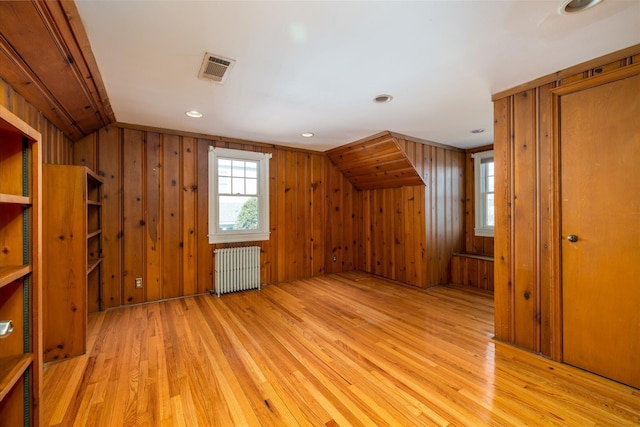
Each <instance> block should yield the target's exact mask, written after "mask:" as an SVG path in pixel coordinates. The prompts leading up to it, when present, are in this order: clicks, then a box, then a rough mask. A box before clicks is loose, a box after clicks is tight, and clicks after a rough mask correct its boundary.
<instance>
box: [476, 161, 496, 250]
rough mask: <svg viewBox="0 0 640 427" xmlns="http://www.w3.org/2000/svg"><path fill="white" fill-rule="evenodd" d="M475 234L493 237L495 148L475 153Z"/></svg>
mask: <svg viewBox="0 0 640 427" xmlns="http://www.w3.org/2000/svg"><path fill="white" fill-rule="evenodd" d="M473 160H474V162H473V163H474V181H475V202H476V203H475V208H476V212H475V217H476V224H475V225H476V226H475V235H476V236H490V237H493V228H494V224H495V219H494V207H493V205H494V197H493V186H494V162H493V150H491V151H483V152H480V153H475V154H474V156H473Z"/></svg>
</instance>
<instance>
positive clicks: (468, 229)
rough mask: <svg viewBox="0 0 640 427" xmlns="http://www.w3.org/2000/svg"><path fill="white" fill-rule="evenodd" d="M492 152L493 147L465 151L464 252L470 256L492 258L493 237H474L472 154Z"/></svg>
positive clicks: (474, 214) (474, 199)
mask: <svg viewBox="0 0 640 427" xmlns="http://www.w3.org/2000/svg"><path fill="white" fill-rule="evenodd" d="M488 150H493V145H485V146H483V147H477V148H472V149H469V150H466V152H465V158H466V168H465V178H464V183H465V195H466V196H465V199H464V223H465V225H464V252H466V253H470V254H478V255H486V256H493V237H485V236H476V235H475V233H474V229H475V226H476V223H475V221H476V198H475V194H476V193H475V182H476V181H475V175H474V163H473V154H474V153H479V152H481V151H488Z"/></svg>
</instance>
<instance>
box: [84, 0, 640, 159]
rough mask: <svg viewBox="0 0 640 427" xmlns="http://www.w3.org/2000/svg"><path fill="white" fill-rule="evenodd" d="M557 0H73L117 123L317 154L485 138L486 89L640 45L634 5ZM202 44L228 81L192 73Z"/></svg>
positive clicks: (464, 143)
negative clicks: (389, 140) (575, 6)
mask: <svg viewBox="0 0 640 427" xmlns="http://www.w3.org/2000/svg"><path fill="white" fill-rule="evenodd" d="M560 3H561V0H554V1H546V0H533V1H526V0H511V1H487V0H470V1H455V0H448V1H445V0H441V1H251V2H250V1H187V0H169V1H163V0H146V1H132V0H128V1H122V0H120V1H114V0H76V4H77V7H78V10H79V11H80V15H81V18H82V21H83V23H84V26H85V28H86V31H87V33H88V35H89V40H90V42H91V46H92V49H93V52H94V54H95V57H96V60H97V63H98V67H99V69H100V73H101V75H102V78H103V80H104V83H105V85H106V88H107V92H108V95H109V99H110V101H111V105H112V107H113V110H114V112H115V115H116V119H117V120H118V121H119V122H123V123H131V124H139V125H146V126H153V127H160V128H167V129H175V130H182V131H191V132H198V133H204V134H210V135H219V136H226V137H231V138H240V139H248V140H253V141H262V142H269V143H277V144H281V145H287V146H294V147H303V148H309V149H314V150H321V151H324V150H326V149H329V148H333V147H336V146H340V145H344V144H346V143H349V142H352V141H355V140H357V139H360V138H364V137H367V136H370V135H373V134H375V133H378V132H380V131H383V130H390V131H394V132H399V133H402V134H406V135H409V136H413V137H417V138H422V139H427V140H430V141H435V142H439V143H443V144H448V145H453V146H457V147H461V148H469V147H474V146H479V145H484V144H487V143H491V142H492V138H493V135H492V132H493V106H492V103H491V94H492V93H496V92H499V91H501V90H505V89H509V88H512V87H514V86H517V85H519V84H521V83H526V82H528V81H531V80H533V79H536V78H538V77H541V76H544V75H547V74H550V73H553V72H555V71H559V70H561V69H563V68H567V67H570V66H572V65H575V64H578V63H580V62H584V61H586V60H589V59H593V58H596V57H598V56H601V55H604V54H607V53H610V52H613V51H616V50H619V49H622V48H626V47H629V46H632V45H635V44H638V43H640V1H638V0H631V1H625V0H605V1H604V2H603V3H601V4H600V5H598V6H597V7H594V8H592V9H589V10H586V11H584V12H581V13H579V14H573V15H569V16H567V15H561V14H559V13H558V8H559V6H560ZM205 52H212V53H216V54H219V55H222V56H226V57H230V58H233V59H235V60H237V63H236V64H235V67H234V68H233V69H232V70H231V73H230V74H229V77H228V78H227V81H226V83H225V84H224V85H217V84H214V83H211V82H207V81H202V80H199V79H198V78H197V75H198V71H199V69H200V65H201V63H202V59H203V57H204V54H205ZM379 94H391V95H393V97H394V99H393V101H392V102H390V103H387V104H374V103H373V102H372V99H373V98H374V97H375V96H377V95H379ZM187 110H198V111H200V112H202V113H203V114H204V117H203V118H200V119H192V118H189V117H187V116H186V115H185V112H186V111H187ZM476 128H484V129H486V131H485V132H484V133H481V134H471V133H470V130H472V129H476ZM302 132H313V133H315V137H313V138H309V139H307V138H303V137H302V136H300V134H301V133H302Z"/></svg>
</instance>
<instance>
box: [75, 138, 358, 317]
mask: <svg viewBox="0 0 640 427" xmlns="http://www.w3.org/2000/svg"><path fill="white" fill-rule="evenodd" d="M74 145H75V158H76V162H77V163H78V164H83V165H86V166H89V167H91V168H92V169H94V170H97V172H98V173H99V174H100V175H101V176H103V177H104V178H105V185H104V202H103V212H104V220H103V223H104V229H103V238H104V247H103V256H104V258H105V259H104V262H103V274H104V277H105V281H104V287H103V300H104V302H105V307H115V306H118V305H122V304H133V303H140V302H146V301H154V300H160V299H167V298H172V297H176V296H187V295H193V294H197V293H204V292H206V291H208V290H209V289H211V287H212V283H213V280H214V268H213V250H214V249H215V245H209V243H208V239H207V232H208V206H207V204H208V147H209V145H215V146H219V147H225V148H233V149H241V150H250V151H260V152H270V153H272V154H273V157H272V159H271V161H270V162H271V163H270V168H269V169H270V176H269V186H270V195H271V203H270V216H271V238H270V240H269V241H266V242H257V243H256V244H258V245H259V246H260V247H261V248H262V257H261V263H262V268H261V276H262V282H263V283H275V282H282V281H288V280H294V279H299V278H304V277H311V276H316V275H319V274H323V273H325V272H342V271H348V270H352V269H354V268H355V255H354V253H355V251H354V245H355V242H356V239H357V228H356V227H355V222H356V221H355V217H356V215H355V212H354V203H355V202H354V200H353V198H354V189H353V186H352V185H351V183H349V181H348V180H347V179H346V178H345V177H344V176H343V175H342V173H340V171H339V170H338V169H337V168H336V167H335V166H333V164H332V163H331V162H330V161H329V159H328V158H327V157H326V156H325V155H324V154H323V153H316V152H307V151H302V150H294V149H286V148H282V147H276V146H273V145H267V144H261V143H253V142H248V141H237V140H224V139H219V138H214V137H211V139H208V138H198V137H194V136H189V135H179V134H178V133H175V134H173V133H169V132H168V131H159V130H157V129H144V128H138V127H135V128H134V127H132V126H110V127H106V128H104V129H102V130H100V131H99V132H95V133H93V134H91V135H89V136H87V137H85V138H83V139H82V140H80V141H78V142H76V143H75V144H74ZM252 244H253V243H252ZM220 246H222V247H223V246H229V245H220ZM334 255H335V257H336V261H335V262H334V261H333V256H334ZM136 277H142V279H143V288H142V289H135V286H134V279H135V278H136Z"/></svg>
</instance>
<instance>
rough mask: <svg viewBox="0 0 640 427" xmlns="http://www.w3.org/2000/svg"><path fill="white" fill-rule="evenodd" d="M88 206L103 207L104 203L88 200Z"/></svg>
mask: <svg viewBox="0 0 640 427" xmlns="http://www.w3.org/2000/svg"><path fill="white" fill-rule="evenodd" d="M87 204H88V205H91V206H102V202H97V201H95V200H87Z"/></svg>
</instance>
